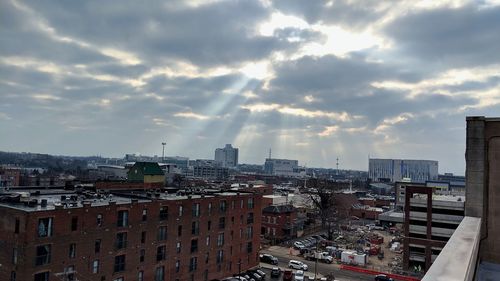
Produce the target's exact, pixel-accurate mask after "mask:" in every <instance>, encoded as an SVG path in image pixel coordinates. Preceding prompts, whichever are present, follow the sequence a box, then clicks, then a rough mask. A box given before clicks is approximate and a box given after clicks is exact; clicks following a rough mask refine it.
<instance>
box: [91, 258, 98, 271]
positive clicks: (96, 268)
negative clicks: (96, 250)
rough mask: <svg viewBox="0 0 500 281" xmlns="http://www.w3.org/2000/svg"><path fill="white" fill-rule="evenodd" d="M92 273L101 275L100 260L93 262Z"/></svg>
mask: <svg viewBox="0 0 500 281" xmlns="http://www.w3.org/2000/svg"><path fill="white" fill-rule="evenodd" d="M92 273H99V260H94V261H93V262H92Z"/></svg>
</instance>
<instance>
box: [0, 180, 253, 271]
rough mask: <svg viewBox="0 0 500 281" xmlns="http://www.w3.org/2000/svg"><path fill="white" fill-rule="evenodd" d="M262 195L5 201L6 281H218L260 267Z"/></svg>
mask: <svg viewBox="0 0 500 281" xmlns="http://www.w3.org/2000/svg"><path fill="white" fill-rule="evenodd" d="M260 212H261V195H257V194H251V193H236V192H219V193H213V194H205V195H201V194H200V195H186V196H177V195H168V194H165V193H152V192H149V193H146V192H144V191H142V192H137V193H131V192H130V193H128V194H124V193H120V195H116V194H115V195H112V194H105V193H103V194H100V193H99V194H97V193H91V192H83V193H79V194H77V193H74V192H68V191H64V190H38V191H35V190H31V193H27V192H25V193H19V192H18V193H10V194H9V193H3V194H0V241H1V242H0V243H1V245H2V247H1V248H2V251H0V264H1V265H2V266H1V268H0V280H11V281H14V280H17V281H19V280H22V281H30V280H33V281H49V280H50V281H53V280H75V279H78V280H106V281H108V280H111V281H128V280H154V281H169V280H214V279H222V278H224V277H227V276H231V275H233V274H235V273H238V272H239V271H244V270H246V269H248V268H251V267H254V266H257V265H258V250H259V245H260V233H259V230H260V227H261V215H260V214H261V213H260Z"/></svg>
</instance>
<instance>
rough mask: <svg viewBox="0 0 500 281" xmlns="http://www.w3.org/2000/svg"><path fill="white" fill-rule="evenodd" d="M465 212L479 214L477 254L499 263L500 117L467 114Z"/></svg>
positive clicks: (482, 258)
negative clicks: (478, 250) (480, 221)
mask: <svg viewBox="0 0 500 281" xmlns="http://www.w3.org/2000/svg"><path fill="white" fill-rule="evenodd" d="M465 157H466V162H467V168H466V198H467V201H466V206H465V212H466V213H465V214H466V216H472V217H481V218H483V220H482V226H481V233H482V238H483V240H482V242H481V246H480V258H481V260H483V261H490V262H494V263H500V241H499V240H498V237H499V236H500V220H499V218H500V205H499V204H498V202H500V201H499V200H500V118H485V117H467V150H466V154H465Z"/></svg>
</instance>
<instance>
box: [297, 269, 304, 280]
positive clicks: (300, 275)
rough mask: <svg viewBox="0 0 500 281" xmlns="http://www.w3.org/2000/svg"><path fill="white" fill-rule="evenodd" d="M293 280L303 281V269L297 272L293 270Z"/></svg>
mask: <svg viewBox="0 0 500 281" xmlns="http://www.w3.org/2000/svg"><path fill="white" fill-rule="evenodd" d="M295 281H304V271H302V270H297V272H295Z"/></svg>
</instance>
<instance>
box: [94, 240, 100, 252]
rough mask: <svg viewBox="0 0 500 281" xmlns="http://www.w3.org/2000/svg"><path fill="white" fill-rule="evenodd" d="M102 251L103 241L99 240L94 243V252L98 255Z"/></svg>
mask: <svg viewBox="0 0 500 281" xmlns="http://www.w3.org/2000/svg"><path fill="white" fill-rule="evenodd" d="M100 251H101V239H97V240H95V242H94V252H95V253H96V254H98V253H99V252H100Z"/></svg>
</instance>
